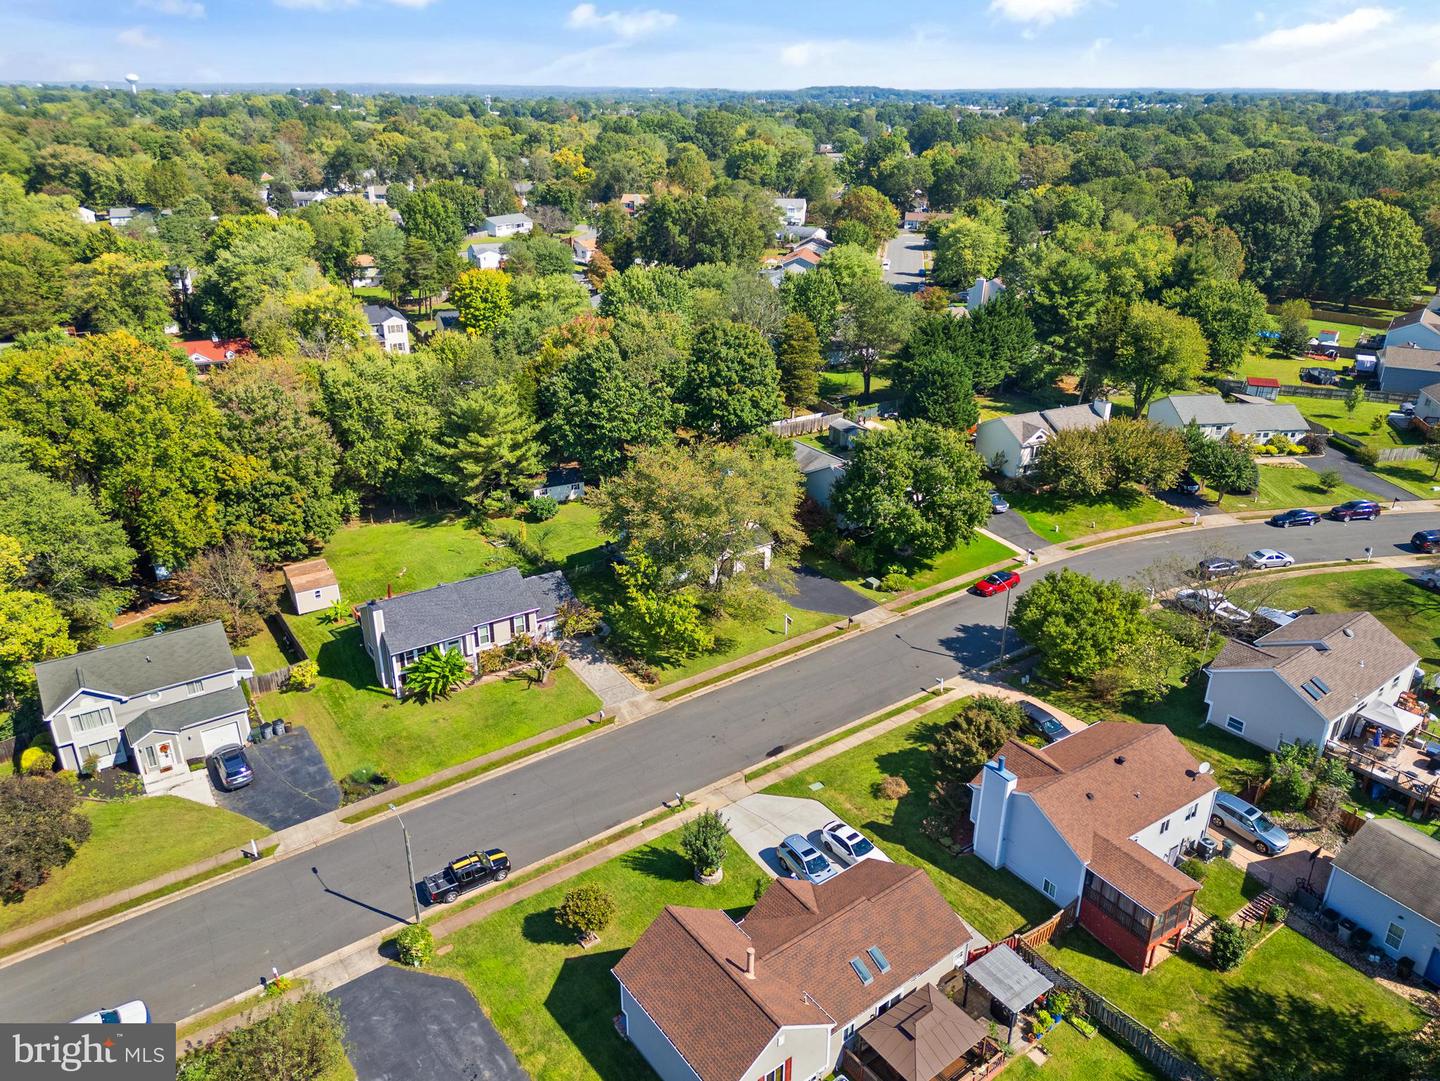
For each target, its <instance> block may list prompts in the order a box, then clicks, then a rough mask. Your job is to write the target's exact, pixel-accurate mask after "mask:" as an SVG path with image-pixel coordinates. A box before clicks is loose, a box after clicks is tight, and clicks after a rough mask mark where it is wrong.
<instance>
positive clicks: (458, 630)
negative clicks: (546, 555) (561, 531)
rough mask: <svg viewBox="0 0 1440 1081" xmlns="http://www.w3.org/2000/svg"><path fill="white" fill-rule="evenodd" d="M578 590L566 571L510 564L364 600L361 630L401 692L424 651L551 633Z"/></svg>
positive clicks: (381, 669)
mask: <svg viewBox="0 0 1440 1081" xmlns="http://www.w3.org/2000/svg"><path fill="white" fill-rule="evenodd" d="M573 596H574V594H572V593H571V591H570V584H569V583H568V582H566V581H565V576H564V575H563V574H561V573H560V572H559V571H551V572H550V573H548V574H537V575H533V576H532V577H530V578H524V577H522V576H521V574H520V572H519V571H518V570H516V569H515V568H514V567H507V568H506V569H505V570H503V571H492V572H491V573H489V574H481V575H479V576H477V577H475V578H464V579H461V580H460V581H458V582H447V583H445V584H444V585H438V586H435V587H434V588H432V589H422V590H419V591H417V592H415V593H402V594H400V596H398V597H386V598H383V599H380V600H373V601H370V602H369V603H367V604H365V605H363V606H361V608H360V634H361V636H362V637H363V639H364V641H365V652H366V653H368V654H369V655H370V659H371V660H372V661H374V663H375V675H376V676H377V677H378V678H379V680H380V685H381V686H382V687H385V688H386V689H388V690H391V691H394V692H395V696H396V697H397V698H398V697H400V695H401V693H402V692H403V690H404V682H405V677H404V674H403V673H404V670H405V668H406V667H407V666H408V665H410V664H413V663H414V662H415V661H416V660H417V659H418V658H419V657H420V656H422V655H423V654H425V653H428V652H430V650H432V649H443V650H450V649H458V650H459V651H460V652H461V653H462V654H464V656H465V657H466V659H467V660H473V659H474V658H475V657H476V655H478V654H480V653H483V652H485V651H486V650H488V649H494V648H495V647H496V646H503V645H504V644H505V643H507V642H509V641H510V640H511V639H512V638H514V637H515V636H516V635H517V634H530V635H535V636H536V637H540V638H550V637H552V636H553V635H554V633H555V615H556V611H557V609H558V608H559V606H560V605H561V604H562V603H564V602H565V601H567V600H569V599H571V597H573Z"/></svg>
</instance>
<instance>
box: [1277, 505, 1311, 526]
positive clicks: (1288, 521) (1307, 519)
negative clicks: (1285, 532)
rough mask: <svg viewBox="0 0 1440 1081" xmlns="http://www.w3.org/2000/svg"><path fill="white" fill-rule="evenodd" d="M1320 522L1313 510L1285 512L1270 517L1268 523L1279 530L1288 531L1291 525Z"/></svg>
mask: <svg viewBox="0 0 1440 1081" xmlns="http://www.w3.org/2000/svg"><path fill="white" fill-rule="evenodd" d="M1319 520H1320V515H1318V514H1316V513H1315V512H1314V511H1313V510H1303V509H1302V510H1287V511H1281V512H1280V513H1279V514H1274V515H1271V516H1270V519H1269V522H1270V524H1271V525H1273V526H1279V527H1280V528H1281V529H1289V528H1290V527H1291V526H1292V525H1314V524H1315V523H1316V522H1318V521H1319Z"/></svg>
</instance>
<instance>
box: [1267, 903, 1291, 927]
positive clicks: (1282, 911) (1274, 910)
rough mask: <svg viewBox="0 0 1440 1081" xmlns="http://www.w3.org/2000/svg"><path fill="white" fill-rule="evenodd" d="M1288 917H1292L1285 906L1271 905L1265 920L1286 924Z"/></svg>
mask: <svg viewBox="0 0 1440 1081" xmlns="http://www.w3.org/2000/svg"><path fill="white" fill-rule="evenodd" d="M1288 915H1290V910H1289V909H1288V908H1286V907H1285V906H1284V905H1271V906H1270V911H1269V912H1268V913H1267V914H1266V917H1265V918H1266V919H1268V920H1269V921H1270V922H1272V923H1284V922H1285V917H1286V916H1288Z"/></svg>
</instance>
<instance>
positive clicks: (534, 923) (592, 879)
mask: <svg viewBox="0 0 1440 1081" xmlns="http://www.w3.org/2000/svg"><path fill="white" fill-rule="evenodd" d="M678 841H679V835H678V832H676V833H671V834H668V835H667V836H665V837H662V838H661V839H659V840H658V841H655V842H654V843H653V844H649V845H646V846H644V847H643V848H638V849H636V850H635V851H633V852H629V853H626V854H624V855H621V856H617V857H616V858H614V859H612V860H610V861H608V862H606V863H603V864H601V865H600V866H599V867H596V868H594V869H593V870H590V871H587V872H585V873H584V874H582V875H579V876H577V877H576V878H574V879H571V880H569V881H567V882H564V883H562V884H560V885H557V886H555V887H553V888H552V889H549V890H546V891H544V892H543V893H540V894H537V895H536V896H534V897H532V898H528V899H527V900H524V901H521V902H519V903H517V904H515V905H512V906H511V907H509V908H506V909H503V910H501V911H500V912H497V913H496V914H495V915H493V916H490V917H489V918H488V919H485V920H482V921H481V922H479V923H476V924H474V925H472V926H470V927H467V928H465V929H464V930H463V931H460V932H458V933H456V934H455V935H452V936H451V937H450V938H449V939H448V940H447V942H450V943H453V944H454V946H455V949H454V950H453V951H452V952H451V953H450V954H448V955H447V956H445V957H443V958H440V959H439V960H438V961H437V963H436V965H435V971H436V972H438V973H440V974H441V975H451V976H455V977H458V978H459V979H461V980H463V981H464V982H465V983H466V984H467V985H468V986H469V988H470V990H471V991H472V992H474V994H475V997H476V998H477V999H478V1000H479V1001H480V1004H481V1006H482V1007H484V1009H485V1012H486V1013H487V1014H488V1015H489V1016H490V1019H491V1020H492V1021H493V1022H494V1023H495V1027H496V1028H497V1029H499V1030H500V1035H501V1036H503V1037H504V1038H505V1042H506V1043H507V1044H509V1045H510V1047H511V1049H512V1050H513V1051H514V1052H515V1055H516V1057H517V1058H518V1059H519V1060H520V1065H521V1067H522V1068H523V1069H524V1070H525V1071H526V1072H527V1073H528V1074H529V1075H530V1076H531V1077H532V1078H534V1081H635V1079H637V1078H644V1077H650V1076H652V1075H651V1072H650V1068H649V1067H648V1066H647V1065H646V1063H645V1061H644V1059H642V1058H641V1057H640V1054H639V1052H637V1051H636V1050H635V1048H634V1047H633V1046H632V1045H630V1044H628V1043H626V1042H625V1041H624V1040H622V1039H621V1038H620V1037H619V1036H618V1035H616V1033H615V1029H614V1026H613V1025H612V1024H611V1020H612V1018H614V1016H615V1015H616V1014H617V1013H618V1012H619V1010H620V997H619V992H618V990H617V989H616V984H615V978H614V977H613V976H611V975H610V970H611V969H612V968H613V967H614V966H615V965H616V964H617V963H618V962H619V960H620V958H621V957H622V956H623V955H624V952H625V950H626V949H627V948H629V947H630V946H631V945H632V944H633V943H634V941H635V940H636V939H637V938H639V937H640V934H641V933H642V932H643V931H644V930H645V928H647V927H648V926H649V925H650V924H651V922H652V921H653V920H654V919H655V917H656V916H657V915H659V914H660V911H661V909H663V908H664V907H665V906H666V905H671V904H673V905H688V906H692V907H704V908H724V909H727V910H729V911H730V912H731V913H732V915H737V916H738V915H739V914H742V913H743V912H744V911H745V910H746V909H748V908H749V906H750V905H751V904H752V903H753V902H754V899H755V892H756V887H757V885H758V884H760V883H762V882H764V881H766V876H765V875H764V874H763V873H762V872H761V871H760V869H759V868H758V867H757V866H756V865H755V864H754V862H752V861H751V859H750V858H749V857H748V856H746V855H745V854H744V853H742V852H741V851H740V850H739V849H738V848H737V847H736V846H735V845H733V844H732V845H731V846H730V855H729V857H728V858H727V859H726V861H725V880H724V882H722V883H721V884H720V885H719V886H701V885H698V884H697V883H696V882H695V881H694V880H693V878H692V877H691V868H690V864H689V863H688V862H686V860H685V859H684V857H683V856H681V855H680V853H679V849H678ZM592 884H593V885H597V886H600V887H601V888H602V889H605V890H607V891H608V892H609V893H610V894H611V896H613V897H614V898H615V901H616V904H617V911H616V915H615V920H614V922H613V923H612V924H611V925H610V927H609V928H607V929H606V931H605V932H604V934H602V935H601V936H600V942H599V944H598V945H596V946H593V947H591V948H590V949H588V950H582V949H581V948H580V947H579V946H578V945H576V944H575V940H574V937H573V936H572V935H570V934H569V933H567V932H566V931H564V930H563V929H562V928H561V927H560V926H559V925H558V924H557V923H556V922H555V917H554V910H555V908H556V907H557V906H558V905H559V903H560V901H561V899H562V898H563V897H564V895H565V893H566V892H567V891H568V890H571V889H573V888H575V887H576V886H580V885H592Z"/></svg>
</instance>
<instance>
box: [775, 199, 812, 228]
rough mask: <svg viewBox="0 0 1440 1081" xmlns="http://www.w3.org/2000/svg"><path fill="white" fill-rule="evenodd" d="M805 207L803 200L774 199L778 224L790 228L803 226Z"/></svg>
mask: <svg viewBox="0 0 1440 1081" xmlns="http://www.w3.org/2000/svg"><path fill="white" fill-rule="evenodd" d="M807 205H808V204H807V203H806V202H805V200H804V199H776V200H775V209H777V210H778V211H780V224H781V225H785V226H791V227H793V226H797V225H804V224H805V211H806V208H807Z"/></svg>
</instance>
